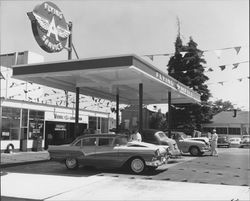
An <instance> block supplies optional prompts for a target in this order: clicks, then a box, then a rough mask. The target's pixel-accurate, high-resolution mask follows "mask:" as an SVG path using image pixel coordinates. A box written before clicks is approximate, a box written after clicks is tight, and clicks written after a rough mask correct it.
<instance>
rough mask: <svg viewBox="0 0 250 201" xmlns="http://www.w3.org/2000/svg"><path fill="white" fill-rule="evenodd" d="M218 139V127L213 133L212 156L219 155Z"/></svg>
mask: <svg viewBox="0 0 250 201" xmlns="http://www.w3.org/2000/svg"><path fill="white" fill-rule="evenodd" d="M217 141H218V135H217V133H216V129H213V132H212V135H211V156H218V151H217Z"/></svg>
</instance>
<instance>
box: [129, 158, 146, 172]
mask: <svg viewBox="0 0 250 201" xmlns="http://www.w3.org/2000/svg"><path fill="white" fill-rule="evenodd" d="M131 168H132V170H133V171H134V172H136V173H139V172H141V171H142V170H143V168H144V164H143V161H142V160H141V159H134V160H133V161H132V163H131Z"/></svg>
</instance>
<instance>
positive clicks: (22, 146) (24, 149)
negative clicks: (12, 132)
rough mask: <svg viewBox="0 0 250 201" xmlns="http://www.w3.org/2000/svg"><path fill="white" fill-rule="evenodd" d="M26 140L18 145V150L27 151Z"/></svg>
mask: <svg viewBox="0 0 250 201" xmlns="http://www.w3.org/2000/svg"><path fill="white" fill-rule="evenodd" d="M27 142H28V141H27V139H22V140H21V144H20V150H21V151H27V150H28V149H27Z"/></svg>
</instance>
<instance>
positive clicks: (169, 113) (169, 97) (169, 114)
mask: <svg viewBox="0 0 250 201" xmlns="http://www.w3.org/2000/svg"><path fill="white" fill-rule="evenodd" d="M168 136H169V137H170V136H171V91H169V92H168Z"/></svg>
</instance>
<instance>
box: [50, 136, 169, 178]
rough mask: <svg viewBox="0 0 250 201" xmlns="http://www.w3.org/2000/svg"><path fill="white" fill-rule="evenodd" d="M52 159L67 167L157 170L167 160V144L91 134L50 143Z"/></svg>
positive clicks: (134, 171)
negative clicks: (68, 141)
mask: <svg viewBox="0 0 250 201" xmlns="http://www.w3.org/2000/svg"><path fill="white" fill-rule="evenodd" d="M48 152H49V154H50V159H51V160H56V161H59V162H63V163H65V165H66V167H67V168H68V169H76V168H78V167H79V165H83V166H95V167H100V168H108V167H112V168H119V167H124V166H125V167H127V168H129V169H130V170H131V171H132V172H133V173H135V174H140V173H143V172H144V171H145V170H146V169H150V170H154V169H156V168H157V167H159V166H161V165H163V164H164V163H166V162H167V160H168V158H169V151H168V146H156V145H153V144H150V143H144V142H138V141H131V142H128V140H127V136H126V135H122V134H88V135H83V136H79V137H77V138H76V139H75V140H74V141H73V142H72V143H71V144H68V145H59V146H49V149H48Z"/></svg>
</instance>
